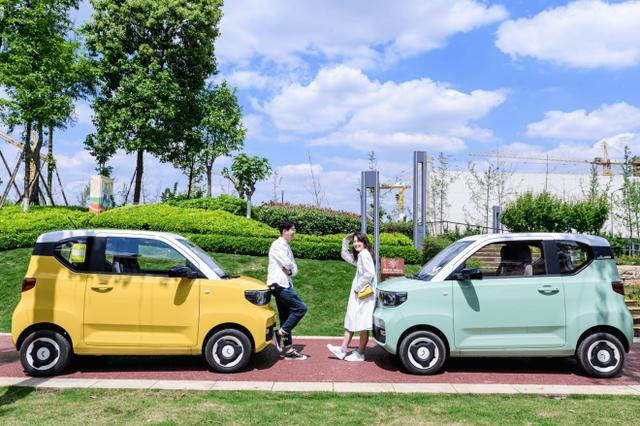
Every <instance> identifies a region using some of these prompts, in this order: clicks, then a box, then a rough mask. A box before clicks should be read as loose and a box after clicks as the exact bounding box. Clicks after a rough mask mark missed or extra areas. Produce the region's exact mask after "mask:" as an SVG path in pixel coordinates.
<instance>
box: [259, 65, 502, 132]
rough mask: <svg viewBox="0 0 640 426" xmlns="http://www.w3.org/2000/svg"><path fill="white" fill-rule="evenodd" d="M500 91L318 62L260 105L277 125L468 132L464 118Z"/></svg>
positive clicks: (498, 99) (492, 103) (483, 110)
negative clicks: (379, 75)
mask: <svg viewBox="0 0 640 426" xmlns="http://www.w3.org/2000/svg"><path fill="white" fill-rule="evenodd" d="M505 98H506V95H505V94H504V92H502V91H495V92H491V91H484V90H474V91H472V92H471V93H463V92H460V91H457V90H454V89H451V88H449V87H447V85H446V84H442V83H437V82H434V81H431V80H429V79H419V80H411V81H407V82H403V83H395V82H392V81H389V82H385V83H380V82H378V81H372V80H370V79H369V78H368V77H367V76H366V75H364V74H363V73H362V71H360V70H358V69H354V68H349V67H346V66H338V67H333V68H323V69H321V70H320V71H319V73H318V75H317V76H316V78H315V79H314V80H313V81H312V82H311V83H309V84H308V85H306V86H302V85H300V84H297V83H294V84H292V85H289V86H287V87H285V88H284V89H283V90H282V92H281V93H280V94H279V95H277V96H276V97H275V98H273V99H272V100H270V101H269V102H267V103H266V105H264V110H265V112H266V113H267V114H269V115H270V116H271V118H272V120H273V122H274V123H275V125H276V126H277V127H278V128H279V129H281V130H290V131H295V132H301V133H317V132H325V131H331V130H336V129H338V128H343V129H344V130H347V131H351V132H357V131H370V132H384V133H397V132H402V133H431V132H440V133H445V134H450V135H452V136H455V135H456V134H457V133H458V132H461V133H465V134H466V135H467V136H468V135H469V133H470V132H469V131H468V122H469V121H472V120H475V119H479V118H481V117H483V116H485V115H486V114H487V113H488V112H489V111H490V110H491V109H493V108H495V107H497V106H498V105H500V104H501V103H502V102H504V100H505Z"/></svg>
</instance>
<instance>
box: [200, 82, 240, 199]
mask: <svg viewBox="0 0 640 426" xmlns="http://www.w3.org/2000/svg"><path fill="white" fill-rule="evenodd" d="M203 99H204V117H203V119H202V122H201V123H200V126H199V130H200V134H201V138H202V144H203V148H202V150H201V151H200V154H199V158H200V161H201V162H202V164H203V165H204V168H205V172H206V176H207V197H211V187H212V175H213V163H214V162H215V161H216V159H217V158H218V157H220V156H223V155H229V154H230V153H231V152H232V151H237V150H239V149H241V148H242V146H243V145H244V137H245V135H246V134H247V129H246V128H245V127H244V126H243V124H242V109H241V108H240V104H239V103H238V99H237V98H236V89H235V88H234V89H233V90H230V89H229V86H228V85H227V83H226V82H223V83H222V84H220V85H218V86H214V87H210V88H207V89H206V90H205V92H204V96H203Z"/></svg>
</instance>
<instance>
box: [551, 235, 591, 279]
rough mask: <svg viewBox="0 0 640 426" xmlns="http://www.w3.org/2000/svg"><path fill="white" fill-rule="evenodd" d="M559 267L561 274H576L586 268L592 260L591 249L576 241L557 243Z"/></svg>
mask: <svg viewBox="0 0 640 426" xmlns="http://www.w3.org/2000/svg"><path fill="white" fill-rule="evenodd" d="M557 247H558V266H559V267H560V273H561V274H567V275H568V274H574V273H576V272H578V271H579V270H580V269H582V268H583V267H585V266H586V265H587V264H588V263H589V261H590V260H591V258H592V256H591V250H589V247H588V246H586V245H584V244H580V243H577V242H575V241H562V242H558V243H557Z"/></svg>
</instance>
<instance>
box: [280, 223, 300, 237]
mask: <svg viewBox="0 0 640 426" xmlns="http://www.w3.org/2000/svg"><path fill="white" fill-rule="evenodd" d="M294 226H296V223H295V222H294V221H292V220H289V219H283V220H282V222H280V225H278V230H279V231H280V235H282V232H283V231H288V230H289V229H291V228H293V227H294Z"/></svg>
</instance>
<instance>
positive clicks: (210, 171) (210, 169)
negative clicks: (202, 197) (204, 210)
mask: <svg viewBox="0 0 640 426" xmlns="http://www.w3.org/2000/svg"><path fill="white" fill-rule="evenodd" d="M205 167H206V168H207V197H211V186H212V183H213V181H212V176H211V175H212V174H213V161H211V162H209V158H207V159H206V160H205Z"/></svg>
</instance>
